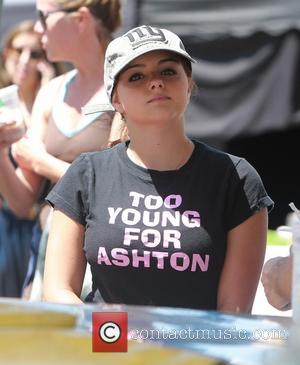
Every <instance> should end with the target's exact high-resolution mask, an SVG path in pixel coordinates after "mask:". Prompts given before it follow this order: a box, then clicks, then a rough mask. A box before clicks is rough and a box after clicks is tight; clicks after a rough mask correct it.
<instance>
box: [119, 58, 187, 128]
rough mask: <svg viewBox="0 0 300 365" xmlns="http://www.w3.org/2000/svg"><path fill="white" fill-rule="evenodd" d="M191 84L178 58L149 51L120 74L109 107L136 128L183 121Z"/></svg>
mask: <svg viewBox="0 0 300 365" xmlns="http://www.w3.org/2000/svg"><path fill="white" fill-rule="evenodd" d="M191 87H192V80H191V78H190V77H188V76H187V73H186V71H185V69H184V67H183V64H182V61H181V58H180V57H179V56H177V55H176V54H175V53H173V52H167V51H153V52H150V53H146V54H144V55H142V56H140V57H138V58H136V59H135V60H133V61H132V62H131V63H130V64H129V65H128V66H127V67H126V69H125V70H124V71H122V73H121V74H120V76H119V78H118V81H117V85H116V87H115V91H114V94H113V99H112V101H113V104H114V106H115V107H116V109H117V111H119V112H120V113H121V114H123V116H124V117H125V119H126V121H127V122H128V125H130V121H132V122H135V123H139V124H149V123H156V124H157V123H162V124H165V123H166V122H167V121H174V120H178V121H183V114H184V111H185V109H186V106H187V104H188V102H189V98H190V92H191Z"/></svg>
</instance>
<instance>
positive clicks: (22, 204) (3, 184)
mask: <svg viewBox="0 0 300 365" xmlns="http://www.w3.org/2000/svg"><path fill="white" fill-rule="evenodd" d="M48 90H49V89H48V85H47V87H46V86H45V87H44V88H43V90H40V91H39V93H38V95H37V97H36V100H35V103H34V106H33V113H32V123H33V124H32V126H31V127H32V130H34V134H35V139H34V141H31V149H33V151H34V153H36V154H38V153H39V147H40V145H41V144H42V141H43V139H44V136H45V134H46V132H47V125H48V116H49V110H50V108H51V104H50V101H49V100H50V99H51V97H50V93H49V92H47V91H48ZM49 98H50V99H49ZM33 121H34V122H33ZM7 128H8V127H7ZM10 128H13V125H12V126H11V127H10ZM4 132H6V133H8V132H12V131H11V130H9V129H7V130H3V133H4ZM0 134H1V133H0ZM23 139H26V138H23ZM5 140H7V136H6V137H5ZM19 143H21V142H19ZM13 151H14V147H13ZM23 152H24V156H23V155H22V154H23ZM31 155H32V154H31ZM14 157H15V158H16V161H17V162H19V161H18V155H17V154H14ZM19 157H20V162H21V163H20V166H19V167H18V168H17V169H15V167H14V166H13V164H12V163H11V160H10V158H9V156H8V148H7V147H6V146H4V147H3V148H1V147H0V193H1V194H2V195H3V197H4V198H5V200H6V201H7V203H8V205H9V207H10V209H11V210H12V211H13V212H14V213H15V214H16V215H17V216H18V217H20V218H26V217H27V216H28V213H29V212H30V209H31V208H32V206H33V205H34V203H35V202H36V200H37V198H38V196H39V194H40V187H41V183H42V180H43V177H42V176H41V175H39V174H37V173H36V172H35V171H34V170H33V169H32V168H31V166H30V164H27V165H26V164H22V159H26V153H25V151H21V152H20V155H19Z"/></svg>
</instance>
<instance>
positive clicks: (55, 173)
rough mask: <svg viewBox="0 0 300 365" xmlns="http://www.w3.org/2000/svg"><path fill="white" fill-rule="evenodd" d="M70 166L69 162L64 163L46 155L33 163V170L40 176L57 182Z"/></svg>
mask: <svg viewBox="0 0 300 365" xmlns="http://www.w3.org/2000/svg"><path fill="white" fill-rule="evenodd" d="M69 166H70V164H69V163H68V162H65V161H62V160H60V159H58V158H56V157H54V156H52V155H50V154H49V153H45V154H43V156H41V158H39V159H37V160H36V161H35V162H34V163H33V170H34V172H35V173H37V174H38V175H41V176H44V177H46V178H48V179H49V180H51V181H52V182H57V181H58V180H59V179H60V178H61V177H62V176H63V175H64V173H65V172H66V171H67V169H68V167H69Z"/></svg>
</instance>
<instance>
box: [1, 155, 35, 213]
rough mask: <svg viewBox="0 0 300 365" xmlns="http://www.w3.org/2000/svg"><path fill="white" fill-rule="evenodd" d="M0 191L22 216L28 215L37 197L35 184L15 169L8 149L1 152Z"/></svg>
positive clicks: (14, 210)
mask: <svg viewBox="0 0 300 365" xmlns="http://www.w3.org/2000/svg"><path fill="white" fill-rule="evenodd" d="M0 193H1V195H2V196H3V198H4V199H5V200H6V202H7V203H8V205H9V207H10V209H11V210H12V211H13V212H14V213H15V214H16V215H17V216H19V217H20V218H26V217H27V216H28V213H29V211H30V209H31V208H32V206H33V204H34V202H35V199H36V191H35V190H34V189H33V186H32V185H30V183H29V182H28V181H26V179H25V178H24V177H23V176H22V173H21V172H20V171H19V170H16V169H15V167H14V166H13V164H12V163H11V161H10V158H9V156H8V153H7V151H1V152H0Z"/></svg>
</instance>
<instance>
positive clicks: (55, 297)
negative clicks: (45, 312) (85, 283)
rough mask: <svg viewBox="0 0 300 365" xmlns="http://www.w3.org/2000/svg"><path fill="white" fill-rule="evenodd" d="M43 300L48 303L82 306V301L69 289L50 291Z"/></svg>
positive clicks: (46, 291) (45, 292) (46, 292)
mask: <svg viewBox="0 0 300 365" xmlns="http://www.w3.org/2000/svg"><path fill="white" fill-rule="evenodd" d="M43 300H44V301H46V302H53V303H63V304H82V303H83V302H82V300H81V299H80V298H79V297H78V296H77V295H76V294H75V293H74V292H73V291H72V290H68V289H59V288H57V289H55V291H51V290H49V289H47V290H45V291H44V296H43Z"/></svg>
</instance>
